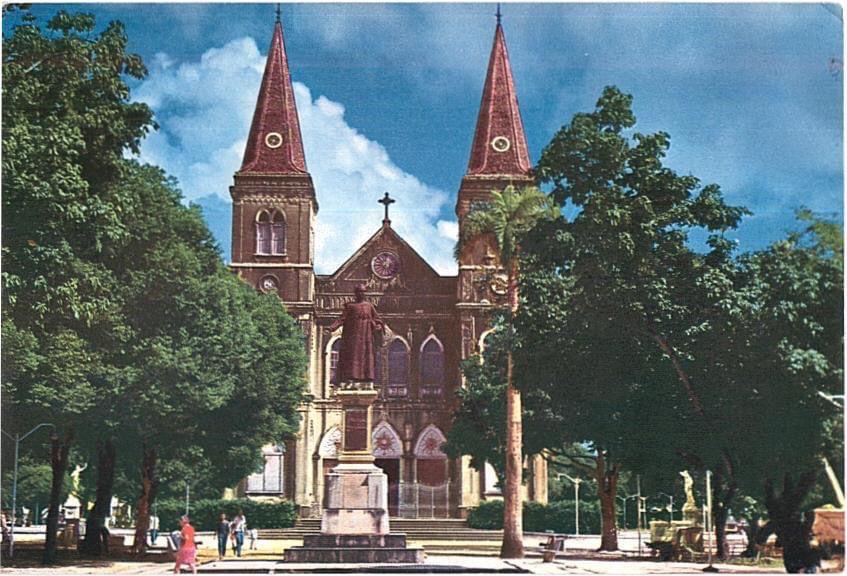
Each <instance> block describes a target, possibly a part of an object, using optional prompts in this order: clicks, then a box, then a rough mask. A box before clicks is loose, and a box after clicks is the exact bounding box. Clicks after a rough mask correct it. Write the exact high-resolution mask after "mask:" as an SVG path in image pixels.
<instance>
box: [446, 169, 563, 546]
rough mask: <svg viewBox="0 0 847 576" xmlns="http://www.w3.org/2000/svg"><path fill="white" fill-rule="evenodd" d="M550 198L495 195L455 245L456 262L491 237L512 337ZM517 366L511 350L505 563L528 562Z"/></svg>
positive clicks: (509, 192) (511, 191)
mask: <svg viewBox="0 0 847 576" xmlns="http://www.w3.org/2000/svg"><path fill="white" fill-rule="evenodd" d="M552 215H553V212H552V211H551V209H550V204H549V201H548V198H547V197H546V196H545V195H544V194H543V193H542V192H541V191H540V190H538V189H537V188H523V189H520V190H519V189H516V188H515V187H513V186H507V187H506V188H505V189H503V191H497V190H493V191H492V192H491V199H490V201H489V202H488V203H486V204H485V205H484V206H477V207H476V208H475V209H472V210H471V212H469V213H468V214H467V216H466V217H465V220H464V222H463V226H462V234H461V236H460V238H459V243H458V244H457V246H456V258H457V259H458V256H459V253H460V252H461V251H462V249H463V248H464V247H465V245H466V244H467V243H468V242H469V241H471V240H472V239H474V238H477V237H479V236H480V235H490V237H492V238H493V240H494V242H495V244H496V246H497V249H498V252H499V260H500V265H501V266H502V267H503V268H504V269H505V270H506V276H507V289H506V295H507V296H506V297H507V307H506V318H507V321H506V330H507V334H508V338H509V339H511V338H512V316H513V315H514V313H515V312H516V311H517V309H518V279H519V277H520V272H519V268H520V267H519V262H520V252H521V245H520V237H521V236H522V235H523V234H525V233H526V232H528V231H529V230H531V229H532V227H533V226H535V224H536V222H538V221H539V220H541V219H543V218H545V217H551V216H552ZM513 369H514V366H513V361H512V350H511V347H508V348H507V354H506V451H505V482H504V486H503V502H504V506H503V515H504V516H503V544H502V547H501V549H500V557H501V558H522V557H523V529H522V520H521V495H520V487H521V479H522V476H523V474H522V471H523V459H522V456H521V447H522V442H523V441H522V434H523V430H522V425H521V416H522V409H521V394H520V391H519V390H518V389H517V388H516V387H515V386H514V372H513Z"/></svg>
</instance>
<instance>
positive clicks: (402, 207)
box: [136, 38, 457, 274]
mask: <svg viewBox="0 0 847 576" xmlns="http://www.w3.org/2000/svg"><path fill="white" fill-rule="evenodd" d="M264 60H265V57H264V56H263V55H262V54H260V53H259V50H258V48H257V47H256V43H255V41H254V40H253V39H252V38H241V39H238V40H234V41H232V42H229V43H228V44H226V45H225V46H223V47H220V48H212V49H210V50H208V51H206V52H205V53H204V54H203V55H202V57H201V58H200V61H199V62H197V61H194V62H183V63H180V64H179V65H177V63H175V62H174V61H173V60H172V59H171V58H170V57H169V56H168V55H166V54H161V55H159V56H157V58H156V59H155V60H154V61H153V63H152V66H151V69H150V75H149V77H148V78H147V80H145V81H144V82H143V83H142V84H141V86H140V87H139V89H138V90H137V91H136V96H137V98H138V99H139V100H141V101H143V102H147V103H148V104H149V105H150V106H151V107H152V108H153V109H154V111H155V112H156V116H157V121H158V122H159V125H160V131H159V132H158V133H156V134H153V135H151V136H150V137H148V138H147V140H146V141H145V142H144V144H143V146H142V159H143V160H144V161H147V162H151V163H154V164H158V165H159V166H162V167H163V168H164V169H165V170H166V171H167V172H168V173H170V174H173V175H174V176H176V177H177V178H178V179H179V181H180V184H181V187H182V190H183V193H184V194H185V197H186V199H187V200H197V199H198V198H201V197H203V196H207V195H208V194H210V193H214V194H217V195H218V196H220V197H221V198H224V199H228V198H229V193H228V190H229V186H230V185H231V184H232V175H233V173H234V172H235V171H236V170H237V169H238V168H239V167H240V164H241V160H242V156H243V153H244V146H245V139H246V137H247V133H248V130H249V127H250V121H251V119H252V116H253V111H254V108H255V105H256V97H257V94H258V89H259V84H260V82H261V76H262V71H263V69H264ZM294 91H295V95H296V99H297V108H298V112H299V114H300V124H301V130H302V132H303V144H304V148H305V153H306V163H307V165H308V168H309V171H310V172H311V174H312V178H313V180H314V183H315V188H316V192H317V196H318V203H319V206H320V210H319V212H318V221H317V228H316V231H315V232H316V234H315V235H316V243H317V245H316V260H317V262H316V268H317V270H318V272H320V273H330V272H333V271H334V270H335V269H336V268H337V267H338V266H339V265H340V264H341V263H342V262H343V261H344V260H345V259H346V258H347V257H349V256H350V255H351V254H352V253H353V252H354V251H355V250H356V249H357V248H358V247H359V246H360V245H361V244H362V243H363V242H364V241H365V240H367V238H368V237H369V236H371V235H372V234H373V233H374V232H375V231H376V230H377V229H378V228H379V226H380V225H381V221H382V217H383V212H382V211H383V207H382V206H381V205H379V204H377V200H378V199H379V198H381V197H382V195H383V194H384V193H385V192H389V193H390V194H391V196H392V197H394V198H395V199H396V200H397V203H396V204H394V205H392V207H391V220H392V226H393V227H394V229H395V230H397V232H398V233H399V234H400V235H401V236H402V237H403V238H404V239H405V240H406V241H407V242H409V243H410V244H411V245H412V246H413V247H414V248H415V250H417V251H418V252H419V253H420V254H421V255H422V256H423V257H424V258H426V259H427V260H428V262H429V263H430V264H431V265H432V266H433V267H434V268H435V269H436V270H438V271H439V272H441V273H442V274H455V272H456V265H455V262H454V261H453V258H452V251H453V244H454V242H455V237H456V234H455V232H456V229H457V224H456V223H455V222H449V221H445V220H440V219H439V215H440V212H441V210H442V208H443V207H444V205H445V204H446V203H447V202H448V201H449V199H450V197H449V195H448V194H447V193H445V192H444V191H442V190H439V189H436V188H433V187H431V186H427V185H426V184H425V183H423V182H421V181H420V180H418V179H417V178H416V177H414V176H413V175H411V174H408V173H406V172H404V171H403V170H401V169H400V168H399V167H398V166H396V165H395V164H394V163H393V162H392V160H391V158H390V156H389V154H388V152H387V151H386V150H385V148H384V147H383V146H382V145H380V144H379V143H378V142H375V141H373V140H371V139H369V138H367V136H365V135H364V134H361V133H359V132H358V131H357V130H355V129H354V128H352V127H350V126H349V125H348V124H347V122H346V120H345V118H344V113H345V109H344V106H343V105H342V104H340V103H338V102H333V101H331V100H329V99H327V98H325V97H324V96H318V97H317V98H313V97H312V94H311V92H310V90H309V89H308V87H306V86H305V85H303V84H300V83H296V82H295V83H294Z"/></svg>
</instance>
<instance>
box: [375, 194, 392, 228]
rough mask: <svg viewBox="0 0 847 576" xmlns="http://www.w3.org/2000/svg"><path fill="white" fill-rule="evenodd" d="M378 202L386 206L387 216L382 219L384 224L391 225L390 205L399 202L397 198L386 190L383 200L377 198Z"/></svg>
mask: <svg viewBox="0 0 847 576" xmlns="http://www.w3.org/2000/svg"><path fill="white" fill-rule="evenodd" d="M377 202H379V203H380V204H382V205H383V206H385V218H383V219H382V224H383V225H384V226H390V225H391V220H390V219H389V218H388V207H389V206H391V205H392V204H394V203H395V202H397V200H395V199H394V198H392V197H391V196H389V195H388V192H386V193H385V196H383V197H382V199H381V200H377Z"/></svg>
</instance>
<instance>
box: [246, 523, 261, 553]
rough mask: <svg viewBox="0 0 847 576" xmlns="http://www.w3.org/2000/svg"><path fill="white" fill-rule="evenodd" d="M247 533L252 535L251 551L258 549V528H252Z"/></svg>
mask: <svg viewBox="0 0 847 576" xmlns="http://www.w3.org/2000/svg"><path fill="white" fill-rule="evenodd" d="M247 533H248V534H250V550H256V549H258V546H257V541H258V540H259V531H258V530H257V529H256V528H250V530H248V532H247Z"/></svg>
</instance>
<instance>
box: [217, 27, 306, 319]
mask: <svg viewBox="0 0 847 576" xmlns="http://www.w3.org/2000/svg"><path fill="white" fill-rule="evenodd" d="M230 194H231V196H232V264H231V266H232V268H233V270H234V271H235V272H236V273H237V274H238V275H239V276H241V277H242V278H243V279H244V280H246V281H247V282H248V283H250V284H251V285H253V286H255V287H256V288H257V289H258V290H261V291H263V292H275V293H277V294H278V295H279V296H280V298H281V299H282V301H283V302H284V303H285V306H286V309H287V310H288V312H289V313H291V315H292V316H294V317H295V318H298V319H300V321H301V325H304V319H305V318H304V314H309V313H310V312H311V310H312V308H313V301H314V241H313V229H314V225H315V217H316V215H317V211H318V204H317V200H316V199H315V188H314V185H313V184H312V177H311V176H310V175H309V172H308V170H307V169H306V159H305V156H304V154H303V138H302V136H301V134H300V121H299V118H298V116H297V107H296V104H295V101H294V90H293V88H292V85H291V75H290V72H289V69H288V57H287V56H286V53H285V43H284V40H283V35H282V24H281V23H280V21H279V15H278V13H277V20H276V24H275V26H274V32H273V38H272V39H271V45H270V49H269V50H268V60H267V63H266V65H265V72H264V76H263V77H262V84H261V88H260V89H259V97H258V101H257V102H256V111H255V112H254V114H253V122H252V124H251V126H250V133H249V136H248V137H247V147H246V150H245V152H244V161H243V163H242V165H241V169H240V170H238V172H236V173H235V184H234V185H233V186H231V187H230ZM305 327H306V326H305V325H304V328H305Z"/></svg>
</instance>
